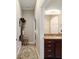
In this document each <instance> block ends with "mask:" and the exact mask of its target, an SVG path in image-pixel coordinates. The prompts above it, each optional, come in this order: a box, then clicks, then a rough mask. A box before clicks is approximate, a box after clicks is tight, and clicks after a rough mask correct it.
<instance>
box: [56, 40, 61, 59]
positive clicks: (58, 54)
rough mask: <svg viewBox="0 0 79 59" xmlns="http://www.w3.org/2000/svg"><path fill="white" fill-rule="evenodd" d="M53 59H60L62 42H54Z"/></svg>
mask: <svg viewBox="0 0 79 59" xmlns="http://www.w3.org/2000/svg"><path fill="white" fill-rule="evenodd" d="M55 57H56V58H62V40H55Z"/></svg>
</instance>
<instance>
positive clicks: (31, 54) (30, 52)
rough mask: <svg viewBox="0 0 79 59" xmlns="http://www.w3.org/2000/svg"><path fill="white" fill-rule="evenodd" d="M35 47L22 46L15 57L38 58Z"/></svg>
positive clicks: (20, 58)
mask: <svg viewBox="0 0 79 59" xmlns="http://www.w3.org/2000/svg"><path fill="white" fill-rule="evenodd" d="M35 48H36V47H35V46H33V45H27V46H22V48H21V50H20V53H19V55H18V56H17V59H38V56H37V53H36V51H35Z"/></svg>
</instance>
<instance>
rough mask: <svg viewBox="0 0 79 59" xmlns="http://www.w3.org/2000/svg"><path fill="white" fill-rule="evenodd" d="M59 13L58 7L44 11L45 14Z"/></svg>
mask: <svg viewBox="0 0 79 59" xmlns="http://www.w3.org/2000/svg"><path fill="white" fill-rule="evenodd" d="M59 14H61V11H60V10H58V9H51V10H46V11H45V15H59Z"/></svg>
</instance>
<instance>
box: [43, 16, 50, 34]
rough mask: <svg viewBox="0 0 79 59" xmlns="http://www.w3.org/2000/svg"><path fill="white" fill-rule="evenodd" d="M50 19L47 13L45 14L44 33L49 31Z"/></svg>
mask: <svg viewBox="0 0 79 59" xmlns="http://www.w3.org/2000/svg"><path fill="white" fill-rule="evenodd" d="M50 20H51V16H50V15H47V16H45V22H44V23H45V24H44V33H50V29H49V28H50Z"/></svg>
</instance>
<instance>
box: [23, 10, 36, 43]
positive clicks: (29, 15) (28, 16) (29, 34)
mask: <svg viewBox="0 0 79 59" xmlns="http://www.w3.org/2000/svg"><path fill="white" fill-rule="evenodd" d="M23 17H24V18H25V20H26V24H25V28H24V33H23V34H24V38H25V39H28V40H29V42H30V43H35V32H34V31H35V17H34V11H33V10H29V11H28V10H27V11H23Z"/></svg>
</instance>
